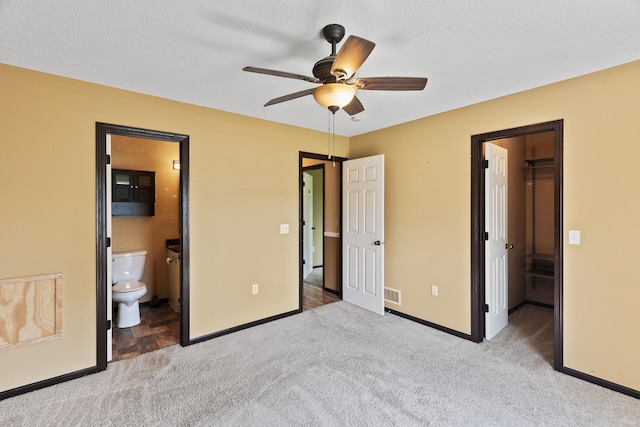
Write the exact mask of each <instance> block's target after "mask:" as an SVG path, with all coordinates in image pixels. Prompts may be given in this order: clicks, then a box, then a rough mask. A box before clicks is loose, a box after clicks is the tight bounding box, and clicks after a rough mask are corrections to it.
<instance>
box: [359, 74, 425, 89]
mask: <svg viewBox="0 0 640 427" xmlns="http://www.w3.org/2000/svg"><path fill="white" fill-rule="evenodd" d="M353 84H354V85H355V86H356V88H357V89H360V90H422V89H424V87H425V86H426V85H427V78H426V77H359V78H357V79H355V80H354V81H353Z"/></svg>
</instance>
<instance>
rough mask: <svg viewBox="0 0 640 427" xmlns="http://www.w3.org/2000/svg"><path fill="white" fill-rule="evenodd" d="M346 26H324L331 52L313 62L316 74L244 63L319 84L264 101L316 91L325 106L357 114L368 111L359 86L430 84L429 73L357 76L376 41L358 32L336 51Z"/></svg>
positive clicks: (390, 87) (252, 69) (414, 86)
mask: <svg viewBox="0 0 640 427" xmlns="http://www.w3.org/2000/svg"><path fill="white" fill-rule="evenodd" d="M344 34H345V30H344V27H343V26H342V25H339V24H329V25H327V26H326V27H324V28H323V29H322V35H323V36H324V38H325V40H326V41H328V42H329V43H331V55H329V56H327V57H325V58H322V59H321V60H319V61H318V62H316V63H315V65H314V66H313V76H314V77H310V76H305V75H302V74H295V73H289V72H286V71H277V70H270V69H267V68H258V67H244V68H243V70H244V71H249V72H252V73H260V74H268V75H271V76H277V77H286V78H290V79H297V80H304V81H307V82H311V83H316V84H319V85H320V86H317V87H315V88H312V89H305V90H302V91H299V92H294V93H290V94H288V95H284V96H281V97H278V98H274V99H272V100H270V101H269V102H267V103H266V104H264V106H265V107H268V106H269V105H274V104H279V103H281V102H284V101H290V100H292V99H296V98H300V97H303V96H306V95H313V97H314V99H315V100H316V102H317V103H318V104H320V105H321V106H323V107H325V108H328V109H329V110H330V111H331V112H332V113H334V114H335V112H336V111H338V110H339V109H340V108H342V109H343V110H344V111H346V112H347V114H349V115H351V116H353V115H354V114H358V113H360V112H362V111H364V107H363V106H362V103H361V102H360V100H358V97H357V96H355V92H356V90H394V91H400V90H402V91H404V90H422V89H424V87H425V86H426V84H427V79H426V77H356V78H354V75H355V73H356V71H358V68H360V66H361V65H362V64H363V63H364V61H365V60H366V59H367V57H368V56H369V54H370V53H371V51H372V50H373V48H374V47H375V43H373V42H371V41H369V40H365V39H363V38H360V37H357V36H349V38H347V41H346V42H345V43H344V44H343V45H342V47H341V48H340V51H339V52H338V53H337V54H336V45H337V44H338V43H340V41H341V40H342V38H343V37H344Z"/></svg>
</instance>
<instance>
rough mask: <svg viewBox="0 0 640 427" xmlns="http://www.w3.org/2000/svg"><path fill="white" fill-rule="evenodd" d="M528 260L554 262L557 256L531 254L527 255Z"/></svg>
mask: <svg viewBox="0 0 640 427" xmlns="http://www.w3.org/2000/svg"><path fill="white" fill-rule="evenodd" d="M527 258H530V259H537V260H540V261H553V260H554V258H555V256H554V255H553V254H541V253H535V252H534V253H531V254H527Z"/></svg>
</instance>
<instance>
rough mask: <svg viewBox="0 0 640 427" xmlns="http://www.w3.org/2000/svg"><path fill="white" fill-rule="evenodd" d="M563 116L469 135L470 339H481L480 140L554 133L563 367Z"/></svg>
mask: <svg viewBox="0 0 640 427" xmlns="http://www.w3.org/2000/svg"><path fill="white" fill-rule="evenodd" d="M563 123H564V122H563V120H555V121H551V122H546V123H539V124H535V125H530V126H523V127H518V128H513V129H506V130H501V131H496V132H489V133H484V134H480V135H473V136H472V137H471V339H472V340H473V341H475V342H481V341H482V340H483V339H484V326H485V325H484V312H483V310H482V306H483V304H484V292H485V283H484V277H485V271H484V256H485V253H484V240H483V239H482V235H483V232H484V197H485V194H484V167H483V160H484V158H483V150H482V148H483V144H484V143H485V142H490V141H493V140H496V139H503V138H513V137H516V136H523V135H527V134H532V133H540V132H549V131H551V132H553V133H554V155H555V162H554V205H555V207H554V224H555V225H554V251H555V258H554V310H553V313H554V368H555V369H556V370H562V368H563V363H564V362H563V335H562V321H563V299H562V283H563V282H562V247H563V235H562V212H563V206H562V191H563V185H562V165H563V157H562V152H563V150H562V144H563Z"/></svg>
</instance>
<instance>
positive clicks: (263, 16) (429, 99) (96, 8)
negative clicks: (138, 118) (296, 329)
mask: <svg viewBox="0 0 640 427" xmlns="http://www.w3.org/2000/svg"><path fill="white" fill-rule="evenodd" d="M330 23H339V24H342V25H343V26H344V27H345V28H346V32H347V36H348V35H350V34H354V35H358V36H360V37H363V38H366V39H369V40H371V41H373V42H375V43H376V48H375V49H374V50H373V52H372V54H371V56H369V58H368V59H367V61H366V62H365V63H364V65H363V66H362V67H361V68H360V70H359V72H358V73H357V75H358V76H364V77H375V76H410V77H411V76H426V77H428V78H429V81H428V83H427V87H426V89H425V90H424V91H422V92H378V91H361V92H359V93H358V97H359V98H360V100H361V101H362V103H363V105H364V107H365V111H364V112H362V113H360V114H358V115H357V116H356V117H357V118H358V119H359V121H355V120H351V118H350V117H349V116H348V115H347V114H345V113H344V112H342V111H339V112H338V113H337V114H336V132H337V133H338V134H342V135H347V136H351V135H358V134H361V133H365V132H369V131H372V130H375V129H380V128H384V127H388V126H391V125H395V124H399V123H403V122H407V121H410V120H414V119H417V118H420V117H425V116H429V115H433V114H437V113H440V112H443V111H447V110H451V109H454V108H458V107H462V106H465V105H470V104H474V103H477V102H480V101H484V100H487V99H492V98H496V97H500V96H503V95H507V94H510V93H515V92H519V91H523V90H526V89H530V88H534V87H538V86H541V85H545V84H548V83H552V82H555V81H559V80H564V79H567V78H571V77H575V76H579V75H582V74H586V73H590V72H594V71H597V70H601V69H605V68H609V67H612V66H615V65H619V64H623V63H626V62H631V61H634V60H638V59H640V0H616V1H610V0H583V1H576V0H538V1H531V0H396V1H393V2H391V1H388V0H387V1H383V0H366V1H365V0H350V1H348V2H345V1H336V0H324V1H311V0H297V1H293V0H291V1H284V0H270V1H260V0H247V1H242V0H238V1H235V2H230V1H229V2H214V1H211V0H184V1H175V0H109V1H105V0H59V1H51V0H29V1H24V0H0V62H2V63H6V64H10V65H15V66H19V67H24V68H29V69H34V70H39V71H44V72H47V73H52V74H57V75H61V76H66V77H71V78H75V79H80V80H85V81H89V82H94V83H99V84H103V85H107V86H112V87H117V88H122V89H127V90H131V91H135V92H141V93H146V94H151V95H156V96H160V97H163V98H169V99H174V100H178V101H183V102H187V103H191V104H197V105H203V106H207V107H212V108H216V109H220V110H225V111H230V112H234V113H239V114H244V115H247V116H252V117H259V118H263V119H266V120H272V121H276V122H281V123H287V124H291V125H296V126H302V127H305V128H311V129H317V130H326V129H327V123H328V120H327V117H328V116H327V114H328V113H327V112H326V110H323V109H322V108H321V107H319V106H318V105H317V104H316V103H315V102H314V100H313V98H312V97H311V96H308V97H304V98H299V99H296V100H292V101H288V102H285V103H282V104H278V105H274V106H270V107H263V106H262V105H263V104H264V103H265V102H266V101H268V100H270V99H272V98H276V97H278V96H282V95H286V94H288V93H292V92H296V91H300V90H303V89H307V88H310V87H314V85H313V84H311V83H307V82H304V81H298V80H292V79H285V78H280V77H273V76H266V75H259V74H253V73H247V72H243V71H242V67H244V66H246V65H252V66H255V67H263V68H272V69H277V70H283V71H289V72H293V73H298V74H304V75H311V74H312V73H311V69H312V67H313V64H314V63H315V62H316V61H317V60H319V59H321V58H323V57H325V56H327V55H329V54H330V51H331V46H330V45H329V43H327V42H326V41H325V40H324V39H323V38H322V36H321V34H320V33H321V30H322V28H323V27H324V26H325V25H326V24H330Z"/></svg>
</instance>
